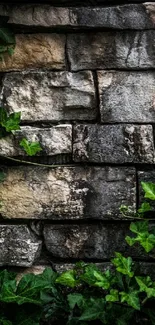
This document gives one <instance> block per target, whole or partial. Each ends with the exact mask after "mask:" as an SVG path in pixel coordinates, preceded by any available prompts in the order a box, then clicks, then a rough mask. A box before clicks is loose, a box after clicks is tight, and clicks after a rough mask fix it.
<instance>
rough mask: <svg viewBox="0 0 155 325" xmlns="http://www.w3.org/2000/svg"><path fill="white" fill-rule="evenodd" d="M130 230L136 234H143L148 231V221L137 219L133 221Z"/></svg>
mask: <svg viewBox="0 0 155 325" xmlns="http://www.w3.org/2000/svg"><path fill="white" fill-rule="evenodd" d="M130 230H131V231H132V232H133V233H135V234H141V233H144V232H148V221H147V220H146V221H137V222H132V223H131V225H130Z"/></svg>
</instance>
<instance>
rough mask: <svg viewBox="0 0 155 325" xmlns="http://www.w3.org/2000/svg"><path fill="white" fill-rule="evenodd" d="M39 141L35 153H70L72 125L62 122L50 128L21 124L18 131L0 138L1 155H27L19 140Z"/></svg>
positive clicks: (52, 154)
mask: <svg viewBox="0 0 155 325" xmlns="http://www.w3.org/2000/svg"><path fill="white" fill-rule="evenodd" d="M23 138H26V139H27V140H28V141H30V142H39V143H40V146H41V148H42V151H40V152H39V153H38V154H37V155H41V156H54V155H61V154H70V155H71V154H72V125H69V124H63V125H57V126H53V127H50V128H37V127H30V126H21V129H20V130H19V131H16V132H15V134H11V135H10V136H8V137H5V138H1V139H0V153H1V156H10V157H12V156H27V154H26V153H25V151H24V150H23V149H22V148H21V147H20V141H21V140H22V139H23Z"/></svg>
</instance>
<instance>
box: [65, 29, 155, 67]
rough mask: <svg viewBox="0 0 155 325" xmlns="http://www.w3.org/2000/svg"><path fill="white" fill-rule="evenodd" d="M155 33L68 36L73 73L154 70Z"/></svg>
mask: <svg viewBox="0 0 155 325" xmlns="http://www.w3.org/2000/svg"><path fill="white" fill-rule="evenodd" d="M154 42H155V31H154V30H149V31H137V32H136V31H123V33H122V32H119V31H118V32H117V31H115V32H102V33H82V34H81V33H79V34H76V37H75V34H70V35H69V36H68V42H67V49H68V56H69V61H70V64H71V69H72V71H77V70H81V69H115V68H116V69H117V68H119V69H149V68H155V51H154Z"/></svg>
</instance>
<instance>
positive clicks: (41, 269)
mask: <svg viewBox="0 0 155 325" xmlns="http://www.w3.org/2000/svg"><path fill="white" fill-rule="evenodd" d="M44 270H45V266H42V265H36V266H32V267H29V268H28V269H23V270H20V272H19V270H18V274H17V277H16V280H17V281H18V282H19V281H20V280H21V279H22V277H23V276H24V275H25V274H29V273H33V274H35V275H39V274H42V273H43V272H44Z"/></svg>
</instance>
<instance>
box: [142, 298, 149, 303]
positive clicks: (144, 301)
mask: <svg viewBox="0 0 155 325" xmlns="http://www.w3.org/2000/svg"><path fill="white" fill-rule="evenodd" d="M148 299H149V298H148V297H146V298H145V299H144V300H143V301H142V305H144V304H145V303H146V302H147V300H148Z"/></svg>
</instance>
